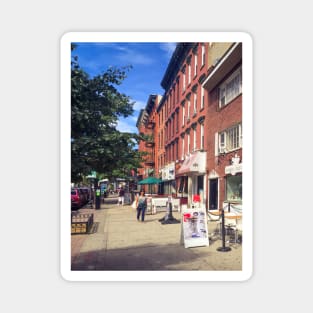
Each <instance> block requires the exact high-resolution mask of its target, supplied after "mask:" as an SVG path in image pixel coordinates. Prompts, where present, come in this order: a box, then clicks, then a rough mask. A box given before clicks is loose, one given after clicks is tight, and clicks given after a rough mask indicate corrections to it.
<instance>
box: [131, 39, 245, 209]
mask: <svg viewBox="0 0 313 313" xmlns="http://www.w3.org/2000/svg"><path fill="white" fill-rule="evenodd" d="M241 54H242V52H241V45H239V44H235V43H179V44H178V45H177V47H176V49H175V51H174V53H173V56H172V58H171V60H170V63H169V65H168V67H167V70H166V72H165V74H164V77H163V79H162V81H161V86H162V87H163V88H164V90H165V91H164V95H163V97H161V96H155V95H154V96H150V97H149V99H148V102H147V106H146V109H145V110H143V112H141V115H140V117H139V118H138V122H137V124H138V125H137V127H138V130H139V132H140V133H144V134H150V133H152V134H153V136H154V143H153V145H151V146H147V143H143V142H141V143H140V144H139V150H140V151H148V152H149V153H150V155H151V156H152V159H153V162H152V160H151V162H150V163H147V162H145V163H144V168H143V170H139V173H141V175H142V178H144V177H146V176H148V175H147V174H149V171H151V170H154V171H153V174H154V176H156V177H162V178H163V179H164V177H165V180H164V185H165V187H166V186H167V187H166V188H165V189H164V190H162V193H174V195H175V196H177V197H183V198H187V199H188V203H189V204H190V202H191V201H192V198H193V195H194V194H197V193H198V194H199V193H201V197H202V199H201V202H202V203H203V205H205V206H206V207H207V208H210V209H212V208H213V206H214V208H215V209H216V208H221V207H222V206H223V202H224V200H225V199H226V194H227V196H229V195H231V193H230V191H229V190H230V187H233V185H234V184H235V183H237V181H238V182H239V180H240V179H239V178H238V179H237V178H236V179H233V178H231V179H229V181H228V185H229V186H230V187H229V188H228V189H229V190H228V191H226V180H227V179H228V176H229V175H230V174H229V172H231V176H234V175H241V173H240V172H235V173H234V171H235V166H233V167H232V166H231V163H232V160H233V159H232V158H234V157H236V159H235V161H236V160H237V159H238V158H239V159H240V162H242V160H241V158H242V146H241V121H242V94H241V89H240V92H239V94H238V95H237V96H235V97H233V98H231V101H229V97H230V96H229V95H228V94H230V95H232V94H233V93H234V92H238V91H237V89H236V88H237V87H236V86H237V85H238V84H239V83H238V82H239V79H240V84H241V76H239V75H238V77H237V76H236V77H235V78H234V80H233V81H232V80H231V79H232V77H233V76H234V74H233V73H235V74H236V73H237V72H236V71H240V67H241V58H242V57H241ZM240 74H241V72H240ZM231 75H233V76H231ZM227 79H228V80H229V81H230V83H228V80H227ZM224 82H226V83H224ZM234 84H235V85H234ZM221 86H222V87H223V86H225V91H221V90H222V89H221ZM234 86H235V87H234ZM240 88H241V85H240ZM221 92H225V94H226V96H227V97H226V96H225V99H226V98H227V99H228V100H227V101H228V102H227V103H226V104H225V105H223V106H221V103H222V101H226V100H225V99H221V98H222V94H221ZM223 103H224V102H223ZM150 123H152V124H153V125H154V126H153V129H150V128H149V127H148V125H149V124H150ZM238 125H239V126H238ZM238 132H240V133H238ZM225 138H227V141H226V139H225ZM239 141H240V142H239ZM226 143H227V145H228V147H231V148H230V150H229V151H228V150H227V151H226V150H225V151H224V150H223V153H221V151H220V150H219V149H221V147H222V145H224V144H226ZM201 153H205V161H204V163H205V164H199V168H200V167H201V166H202V165H204V171H198V172H197V171H196V170H194V171H190V172H186V173H185V172H184V173H183V174H180V167H181V166H183V165H184V162H185V163H186V160H188V159H189V158H190V157H191V156H194V157H195V158H196V157H197V156H196V154H197V155H198V154H199V155H200V154H201ZM199 160H200V158H199ZM201 160H202V159H201ZM235 161H234V162H235ZM236 162H237V163H238V161H236ZM237 163H236V164H237ZM234 164H235V163H234ZM240 164H241V163H240ZM240 164H237V167H236V169H237V168H239V167H240ZM197 166H198V164H197ZM169 168H170V170H172V169H173V168H175V171H174V173H175V175H174V176H173V177H172V176H170V177H169V173H168V172H167V173H166V171H168V169H169ZM236 171H239V170H236ZM162 175H163V176H162ZM184 179H185V181H184ZM182 182H184V184H188V188H186V190H187V189H188V191H187V193H186V194H184V192H181V190H180V189H181V188H180V184H181V183H182ZM210 188H211V190H210ZM213 189H214V190H213ZM235 189H236V186H234V190H235ZM182 190H183V189H182ZM232 191H233V190H232ZM234 193H236V196H237V198H238V197H239V195H238V193H239V191H238V190H237V189H236V190H235V192H234ZM237 200H238V199H237ZM239 202H240V201H239Z"/></svg>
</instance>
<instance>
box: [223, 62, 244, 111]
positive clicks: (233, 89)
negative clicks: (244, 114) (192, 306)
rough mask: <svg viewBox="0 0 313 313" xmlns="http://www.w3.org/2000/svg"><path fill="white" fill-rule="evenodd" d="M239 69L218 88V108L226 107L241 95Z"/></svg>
mask: <svg viewBox="0 0 313 313" xmlns="http://www.w3.org/2000/svg"><path fill="white" fill-rule="evenodd" d="M241 84H242V76H241V68H240V69H238V70H237V71H235V72H234V73H233V74H232V75H231V76H230V77H229V78H228V79H227V80H226V81H225V82H224V83H222V84H221V85H220V87H219V107H220V108H222V107H223V106H225V105H227V104H228V103H229V102H230V101H232V100H233V99H234V98H236V97H237V96H238V95H240V94H241V91H242V86H241Z"/></svg>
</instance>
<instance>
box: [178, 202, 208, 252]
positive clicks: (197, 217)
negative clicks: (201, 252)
mask: <svg viewBox="0 0 313 313" xmlns="http://www.w3.org/2000/svg"><path fill="white" fill-rule="evenodd" d="M181 225H182V229H181V231H182V240H183V241H184V245H185V248H191V247H201V246H208V245H209V237H208V224H207V218H206V211H205V209H204V208H196V209H183V210H182V223H181Z"/></svg>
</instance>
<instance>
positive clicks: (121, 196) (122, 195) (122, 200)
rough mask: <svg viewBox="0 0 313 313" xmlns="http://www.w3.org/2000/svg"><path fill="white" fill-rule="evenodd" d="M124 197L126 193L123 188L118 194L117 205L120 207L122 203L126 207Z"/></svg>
mask: <svg viewBox="0 0 313 313" xmlns="http://www.w3.org/2000/svg"><path fill="white" fill-rule="evenodd" d="M124 195H125V191H124V189H123V187H121V189H120V191H119V192H118V202H117V205H120V203H121V204H122V205H124Z"/></svg>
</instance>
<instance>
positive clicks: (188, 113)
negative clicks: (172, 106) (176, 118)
mask: <svg viewBox="0 0 313 313" xmlns="http://www.w3.org/2000/svg"><path fill="white" fill-rule="evenodd" d="M187 119H188V120H189V119H190V98H189V99H187Z"/></svg>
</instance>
